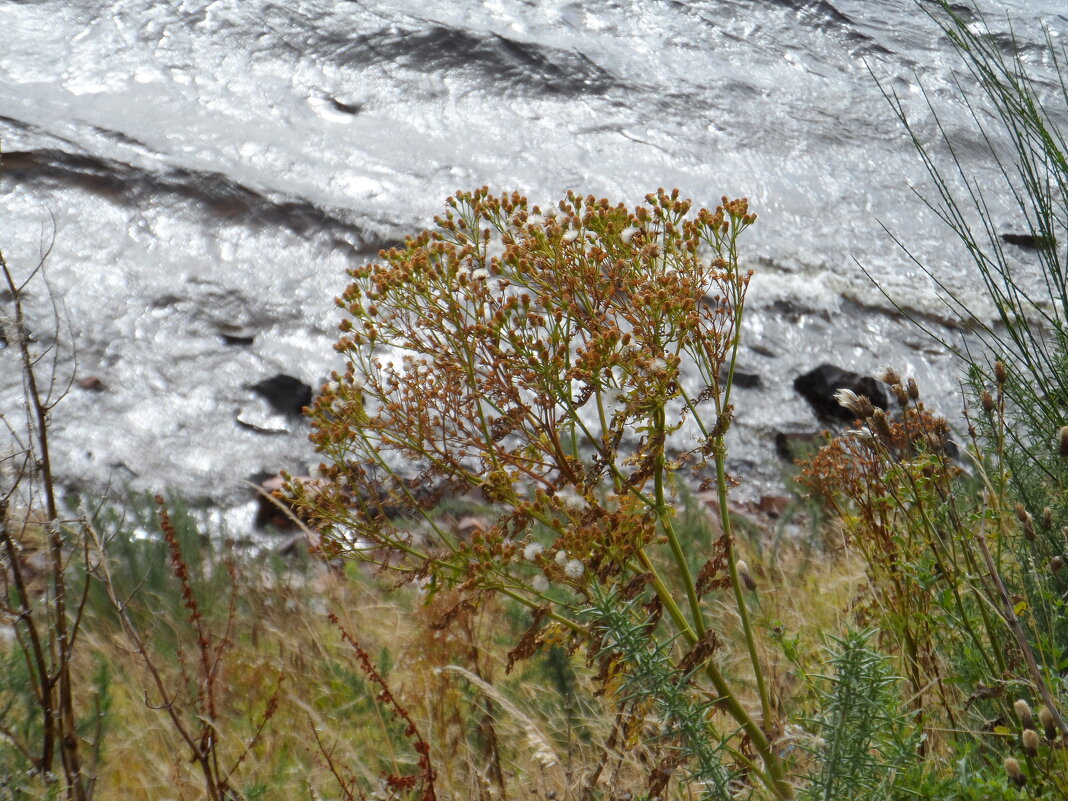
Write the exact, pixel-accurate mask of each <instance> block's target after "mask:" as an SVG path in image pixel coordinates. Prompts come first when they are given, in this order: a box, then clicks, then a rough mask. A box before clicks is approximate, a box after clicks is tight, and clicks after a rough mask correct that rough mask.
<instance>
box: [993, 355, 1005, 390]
mask: <svg viewBox="0 0 1068 801" xmlns="http://www.w3.org/2000/svg"><path fill="white" fill-rule="evenodd" d="M1006 378H1008V374H1007V373H1006V372H1005V364H1004V362H1002V361H1000V360H999V361H996V362H994V380H996V381H997V382H998V384H1004V383H1005V379H1006Z"/></svg>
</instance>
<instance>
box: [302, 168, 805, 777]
mask: <svg viewBox="0 0 1068 801" xmlns="http://www.w3.org/2000/svg"><path fill="white" fill-rule="evenodd" d="M447 203H448V208H447V211H446V213H445V214H444V216H442V217H438V218H436V219H435V228H434V229H433V230H431V231H425V232H423V233H421V234H419V235H418V236H415V237H412V238H409V239H407V240H406V241H405V244H404V246H403V247H400V248H393V249H391V250H388V251H382V252H380V253H379V258H380V261H379V262H377V263H373V264H368V265H365V266H362V267H358V268H355V269H353V270H351V271H350V272H349V275H350V276H351V277H352V283H351V284H350V285H349V286H348V288H347V289H346V290H345V292H344V294H343V295H342V296H341V297H340V298H339V299H338V301H337V302H338V305H339V307H340V308H341V309H343V310H344V312H345V317H344V319H343V321H342V323H341V326H340V329H341V337H340V339H339V341H338V342H337V345H336V346H335V347H336V349H337V351H338V353H339V354H340V355H341V356H342V357H343V358H344V359H345V361H346V367H345V369H344V370H343V371H338V372H336V373H334V374H333V376H332V377H331V380H330V381H329V382H328V383H327V384H326V385H325V386H324V387H323V389H322V392H321V394H320V395H319V397H318V398H317V399H316V401H315V403H314V404H313V406H312V408H311V410H310V418H311V421H312V425H313V433H312V440H313V442H314V443H315V445H316V447H317V449H318V451H319V453H320V454H321V455H322V457H323V463H322V464H321V465H320V467H319V472H320V476H319V477H318V478H317V479H315V480H313V481H305V482H298V481H293V480H290V481H289V483H288V490H287V495H288V500H289V502H290V503H291V504H293V505H294V507H295V508H296V510H297V511H298V512H299V513H300V514H301V515H302V516H303V517H304V518H305V519H307V520H310V521H312V523H313V524H314V525H315V526H316V527H317V528H318V529H319V531H320V532H321V534H322V538H323V543H324V547H325V548H326V549H327V550H328V551H331V552H334V553H337V554H348V555H350V556H354V557H356V558H360V559H364V560H367V561H371V562H374V563H376V564H377V565H379V566H380V568H381V569H382V570H385V571H390V572H392V573H394V574H395V575H397V577H398V578H399V579H400V580H401V581H406V580H418V581H420V582H422V586H424V587H425V588H427V589H428V590H429V591H430V592H434V591H435V590H437V589H438V588H442V587H449V588H450V589H452V590H453V591H454V597H458V598H460V599H461V600H460V601H459V602H458V603H457V605H456V606H455V607H454V608H453V609H452V611H451V612H446V613H445V614H444V615H443V616H442V619H441V621H439V622H440V624H441V625H447V624H448V622H449V620H450V616H452V617H455V616H457V615H459V614H460V613H462V612H463V611H464V610H465V609H470V608H471V607H472V606H473V605H475V604H477V603H479V601H480V599H481V598H482V597H483V596H484V594H485V593H493V594H496V595H498V596H505V597H508V598H511V599H513V600H514V601H518V602H519V603H522V604H524V605H526V606H527V607H529V608H530V609H532V610H533V611H534V614H533V622H532V624H531V627H530V629H529V630H528V632H527V633H526V634H525V635H524V636H523V637H522V639H521V640H520V642H519V643H518V645H517V646H516V648H515V649H514V650H513V651H512V654H511V655H510V662H511V661H514V660H515V659H519V658H523V657H526V656H529V655H530V654H531V653H533V652H534V651H535V650H537V648H538V647H539V645H540V644H542V643H544V642H549V641H559V638H561V637H575V638H576V639H577V640H578V641H585V642H586V643H587V645H588V646H589V648H590V650H591V653H597V654H599V655H600V656H599V658H601V659H603V660H608V661H609V662H611V663H613V664H615V665H616V668H614V669H613V670H616V671H618V670H623V671H624V672H626V671H627V670H633V669H634V665H635V664H637V663H634V662H633V660H632V659H631V657H634V655H633V654H631V655H629V656H627V655H616V656H612V655H609V654H606V653H605V652H604V649H605V645H604V634H603V631H604V630H606V629H605V626H606V625H608V624H603V625H600V624H597V623H595V622H591V621H590V619H589V614H588V612H589V610H590V609H591V608H593V606H595V604H594V603H593V599H595V598H604V597H617V598H619V599H621V600H620V603H623V604H625V603H631V602H632V601H633V600H634V599H635V598H637V597H639V596H641V597H647V598H648V599H649V601H648V603H649V605H648V608H649V610H650V614H651V615H652V617H653V619H654V620H661V619H662V620H663V621H664V625H663V626H661V627H657V626H655V625H653V626H650V627H647V628H646V631H647V632H648V633H649V637H650V640H651V647H654V648H660V647H679V648H685V647H689V648H690V649H691V651H690V655H689V656H688V657H686V659H684V660H683V663H684V664H686V665H687V668H686V670H687V674H686V675H687V676H688V677H692V676H693V675H694V672H695V671H703V673H704V674H705V675H706V676H707V678H708V679H709V680H710V681H711V684H712V687H711V688H709V689H708V690H707V692H709V693H711V694H712V695H713V696H715V697H718V698H719V699H721V700H720V704H719V706H720V708H721V709H723V710H724V711H725V712H726V713H727V715H729V716H730V717H731V718H733V722H730V723H728V725H727V726H726V727H725V729H724V731H725V732H729V733H730V734H724V736H728V737H729V736H732V735H733V733H734V732H737V731H741V732H742V733H743V735H744V737H745V738H746V739H747V741H748V742H749V743H750V744H751V745H752V747H753V748H754V749H755V751H756V752H757V753H758V754H759V757H760V760H761V761H762V762H763V763H764V766H765V769H766V770H765V772H763V773H761V774H760V776H761V779H762V780H763V781H764V782H765V784H766V785H768V786H769V788H770V789H771V790H772V792H773V794H774V795H776V796H778V797H781V798H789V797H792V789H791V788H790V785H789V783H788V781H787V780H786V777H785V772H784V769H783V766H782V764H781V762H780V760H779V758H778V756H777V754H776V753H775V751H774V749H773V747H772V746H771V743H770V740H769V738H768V736H767V732H768V731H771V730H773V729H774V723H773V717H774V715H773V710H772V705H771V702H770V696H769V693H768V692H767V689H766V687H765V685H764V681H763V676H762V669H761V664H760V658H759V653H758V650H757V646H756V643H755V638H754V635H753V628H752V626H751V624H750V622H749V616H748V615H749V613H748V609H747V606H746V597H745V595H744V586H743V584H742V579H741V578H740V576H739V574H738V567H737V565H738V564H739V561H738V560H737V558H736V556H735V554H734V546H733V541H732V539H731V529H730V525H731V524H730V518H729V516H728V515H727V512H726V510H727V508H728V505H727V491H728V486H729V483H730V480H729V478H728V476H727V474H726V468H725V460H726V449H725V447H724V435H725V434H726V432H727V429H728V428H729V426H730V422H731V416H732V411H733V406H732V404H731V402H730V399H731V385H732V380H733V376H734V366H735V361H736V358H737V352H738V345H739V333H740V329H741V322H742V312H743V307H744V302H745V295H746V291H747V289H748V286H749V280H750V275H751V274H750V273H749V272H747V271H743V270H742V269H741V268H740V266H739V259H738V250H737V243H738V237H739V235H740V234H741V233H742V232H743V231H744V230H745V229H746V228H748V227H749V226H750V225H751V224H752V223H753V221H754V220H755V219H756V215H754V214H751V213H750V212H749V208H748V203H747V201H746V200H744V199H740V200H728V199H727V198H723V201H722V203H721V204H720V205H719V206H717V207H716V208H715V209H714V210H712V211H710V210H708V209H700V210H698V211H696V212H693V211H692V209H691V204H690V202H689V201H687V200H683V199H680V198H679V192H678V190H675V191H672V192H671V193H668V192H665V191H664V190H663V189H661V190H658V191H657V192H656V193H655V194H650V195H647V196H646V203H647V205H645V206H639V207H637V208H634V209H632V210H628V209H627V208H626V207H625V206H623V205H612V204H611V203H609V201H608V200H605V199H597V198H595V197H593V196H587V197H582V196H580V195H576V194H574V193H568V195H567V197H566V198H565V199H564V200H562V201H560V203H559V204H558V206H557V207H556V208H555V209H548V210H544V211H543V210H542V209H540V208H538V207H537V206H533V207H531V206H530V205H529V204H528V202H527V200H526V198H523V197H521V196H519V195H518V194H511V195H507V194H506V195H501V196H499V197H498V196H493V195H491V194H490V192H489V190H488V189H486V188H482V189H479V190H477V191H475V192H471V193H464V192H458V193H457V194H456V195H455V196H453V197H452V198H450V199H449V200H448V201H447ZM683 426H686V430H685V432H680V429H682V428H683ZM676 433H677V436H675V437H672V436H671V435H672V434H676ZM686 436H688V437H689V440H688V442H686V443H685V444H682V445H681V447H679V446H677V444H676V443H678V442H679V440H680V438H681V439H683V440H685V438H686ZM669 437H670V438H671V440H672V448H673V450H672V451H671V453H670V454H669V451H668V441H669ZM683 470H693V471H694V472H695V473H696V474H697V475H699V476H701V477H703V478H704V480H705V483H707V484H714V486H715V488H716V489H717V491H718V494H719V501H720V503H719V508H720V512H721V514H720V525H721V527H722V532H723V534H722V537H721V538H720V540H719V542H718V544H717V545H716V547H714V548H713V549H712V552H711V554H702V555H700V557H698V556H697V555H694V554H689V553H687V552H686V551H685V549H684V547H683V545H682V543H681V542H680V540H679V537H678V535H677V533H676V530H675V526H674V524H673V519H674V514H675V513H674V507H675V502H676V501H677V499H678V497H677V493H676V491H677V488H678V481H677V479H678V474H679V472H680V471H683ZM457 498H464V499H466V502H467V503H471V502H472V498H474V499H475V500H476V501H477V502H478V503H480V504H482V505H483V506H484V510H488V512H486V511H484V516H486V517H487V518H488V519H489V520H490V523H489V524H488V525H485V526H480V527H477V528H476V529H475V530H474V531H473V532H465V531H461V530H458V527H456V526H454V525H452V524H450V517H449V516H448V515H443V514H441V510H442V505H443V503H444V502H450V503H453V502H455V500H456V499H457ZM704 560H707V561H704ZM702 561H704V564H703V565H702ZM750 581H751V579H750ZM727 590H729V591H730V592H731V599H732V600H733V603H734V606H735V607H736V609H737V613H738V616H739V618H740V620H741V624H742V629H743V630H744V632H745V635H746V646H747V649H748V651H749V656H750V661H751V663H752V667H753V671H754V674H755V676H754V678H755V684H756V690H757V695H758V696H759V700H760V707H761V717H762V720H763V721H764V724H763V727H762V726H761V725H760V724H759V723H757V718H755V717H754V716H753V715H751V714H750V713H749V712H748V710H747V709H746V708H745V706H744V705H743V704H742V703H741V702H740V701H739V699H738V697H737V695H736V693H735V692H734V691H733V690H732V689H731V687H729V686H728V683H727V682H726V680H725V678H724V676H723V675H722V674H721V673H720V672H719V669H718V667H717V666H716V664H715V662H714V660H711V659H710V657H711V653H712V651H713V650H714V643H715V642H716V637H715V632H714V631H713V630H711V629H710V628H709V627H708V625H707V621H706V611H705V609H704V608H703V606H702V597H703V596H706V595H708V594H710V593H714V592H721V593H722V592H724V591H727ZM653 641H657V642H660V644H659V645H655V643H654V642H653ZM672 644H674V645H672ZM617 657H620V658H617ZM628 661H630V662H631V666H630V668H626V667H623V665H624V663H626V662H628ZM677 678H678V677H677ZM680 680H681V679H680ZM687 680H689V679H687ZM698 761H699V760H698ZM710 780H711V781H712V783H713V785H715V786H716V787H717V788H718V790H717V793H718V794H720V795H723V797H726V796H725V795H724V794H725V793H726V792H727V790H726V785H725V784H724V783H723V782H722V781H721V780H720V779H718V778H711V779H710Z"/></svg>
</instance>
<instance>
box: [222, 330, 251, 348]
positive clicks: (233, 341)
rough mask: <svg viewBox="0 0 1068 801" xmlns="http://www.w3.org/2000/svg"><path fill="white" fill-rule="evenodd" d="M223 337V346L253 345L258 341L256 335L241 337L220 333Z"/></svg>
mask: <svg viewBox="0 0 1068 801" xmlns="http://www.w3.org/2000/svg"><path fill="white" fill-rule="evenodd" d="M219 336H220V337H222V341H223V344H225V345H251V344H252V343H253V342H255V341H256V337H255V335H253V336H241V335H238V334H224V333H221V332H220V333H219Z"/></svg>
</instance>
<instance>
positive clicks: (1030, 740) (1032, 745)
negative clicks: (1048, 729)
mask: <svg viewBox="0 0 1068 801" xmlns="http://www.w3.org/2000/svg"><path fill="white" fill-rule="evenodd" d="M1020 742H1021V744H1022V745H1023V752H1024V755H1025V756H1029V757H1035V756H1038V732H1037V731H1035V730H1034V729H1024V731H1023V735H1022V736H1021V737H1020Z"/></svg>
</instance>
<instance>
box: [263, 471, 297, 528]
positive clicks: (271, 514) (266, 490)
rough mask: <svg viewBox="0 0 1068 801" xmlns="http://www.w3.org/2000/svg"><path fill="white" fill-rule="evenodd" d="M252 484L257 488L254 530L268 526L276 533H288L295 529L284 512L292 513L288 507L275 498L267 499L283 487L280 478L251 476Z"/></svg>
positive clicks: (277, 476) (283, 484) (291, 520)
mask: <svg viewBox="0 0 1068 801" xmlns="http://www.w3.org/2000/svg"><path fill="white" fill-rule="evenodd" d="M252 483H254V484H256V485H257V486H258V487H259V491H258V492H257V493H256V519H255V521H254V525H255V526H256V528H259V529H264V528H267V527H268V526H270V527H271V528H273V529H275V530H277V531H290V530H292V529H293V528H295V525H294V523H293V519H292V518H291V517H290V516H289V515H287V514H286V512H285V510H286V509H289V511H292V509H290V507H289V505H288V504H286V503H284V502H283V501H281V500H278V499H276V498H273V497H267V496H273V493H275V492H278V491H279V490H281V489H282V487H284V486H285V482H284V481H282V477H281V476H279V475H277V474H275V475H270V474H263V473H258V474H257V475H255V476H253V481H252Z"/></svg>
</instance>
